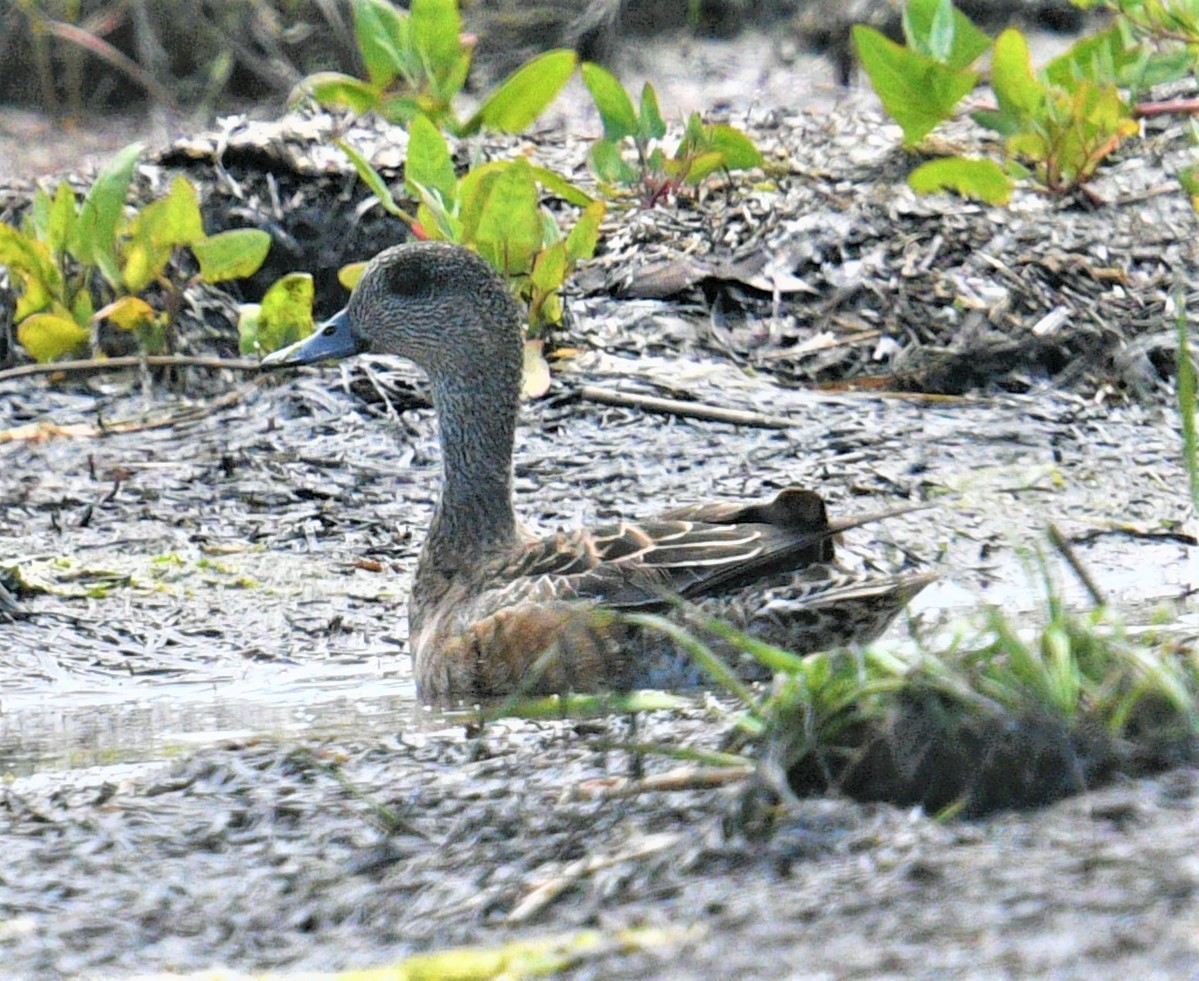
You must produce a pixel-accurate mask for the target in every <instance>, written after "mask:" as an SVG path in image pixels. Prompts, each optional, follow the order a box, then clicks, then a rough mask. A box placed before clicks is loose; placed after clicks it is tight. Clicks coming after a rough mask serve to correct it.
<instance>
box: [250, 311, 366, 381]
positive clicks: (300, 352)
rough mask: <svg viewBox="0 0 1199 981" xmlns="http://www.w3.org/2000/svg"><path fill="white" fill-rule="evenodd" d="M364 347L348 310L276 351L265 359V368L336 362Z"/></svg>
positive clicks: (263, 360)
mask: <svg viewBox="0 0 1199 981" xmlns="http://www.w3.org/2000/svg"><path fill="white" fill-rule="evenodd" d="M361 350H362V345H361V342H360V341H359V339H358V338H357V336H355V334H354V332H353V331H352V330H351V329H350V318H349V316H348V315H347V313H346V311H345V310H342V311H341V312H340V313H336V314H334V315H333V316H332V317H330V318H329V319H328V320H326V321H325V322H324V323H323V324H321V325H320V326H319V327H317V329H316V330H315V331H313V333H311V334H310V335H309V336H308V337H305V338H304V340H302V341H297V342H296V343H295V344H291V345H288V346H287V347H285V348H280V349H279V350H278V351H273V352H272V353H270V354H268V355H267V356H266V357H265V358H263V359H262V367H263V368H290V367H293V366H295V365H302V364H315V363H316V362H317V361H336V360H337V359H338V358H348V357H350V355H352V354H357V353H358V352H359V351H361Z"/></svg>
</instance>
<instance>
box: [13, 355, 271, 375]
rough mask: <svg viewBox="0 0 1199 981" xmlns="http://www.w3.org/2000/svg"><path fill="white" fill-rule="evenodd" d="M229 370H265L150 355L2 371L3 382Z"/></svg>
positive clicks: (240, 362) (227, 361)
mask: <svg viewBox="0 0 1199 981" xmlns="http://www.w3.org/2000/svg"><path fill="white" fill-rule="evenodd" d="M142 365H146V366H148V367H150V368H173V367H180V368H217V369H220V368H228V369H230V370H231V371H258V370H259V369H260V368H261V367H262V366H261V365H260V364H259V363H258V362H257V361H250V360H248V359H245V358H205V357H199V356H195V357H193V356H190V355H185V354H148V355H146V356H145V357H140V356H138V355H129V356H127V357H121V358H87V359H85V360H82V361H56V362H54V363H53V364H23V365H20V366H19V367H17V368H8V369H6V370H4V371H0V381H7V380H8V379H10V378H26V377H30V376H32V375H54V374H57V373H58V372H60V371H61V372H66V373H68V374H71V373H73V374H98V373H100V372H104V371H115V370H117V369H118V368H139V367H141V366H142Z"/></svg>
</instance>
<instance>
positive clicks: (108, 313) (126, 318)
mask: <svg viewBox="0 0 1199 981" xmlns="http://www.w3.org/2000/svg"><path fill="white" fill-rule="evenodd" d="M155 317H157V314H156V313H155V312H154V308H153V307H152V306H150V304H148V303H147V302H146V301H145V300H143V299H142V298H141V297H139V296H122V297H120V298H119V299H117V300H114V301H113V302H112V303H110V304H108V306H106V307H102V308H101V309H99V310H97V311H96V312H95V313H94V314H93V315H92V319H95V320H102V319H106V320H111V321H112V322H113V323H114V324H116V325H117V326H118V327H120V328H121V329H122V330H137V329H138V328H139V327H145V326H147V325H149V324H152V323H153V322H154V319H155Z"/></svg>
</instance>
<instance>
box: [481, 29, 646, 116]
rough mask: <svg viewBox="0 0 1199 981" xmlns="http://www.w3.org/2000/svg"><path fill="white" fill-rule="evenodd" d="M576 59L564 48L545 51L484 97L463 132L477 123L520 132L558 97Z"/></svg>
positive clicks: (573, 68)
mask: <svg viewBox="0 0 1199 981" xmlns="http://www.w3.org/2000/svg"><path fill="white" fill-rule="evenodd" d="M577 60H578V57H577V55H575V53H574V52H573V51H571V50H570V49H569V48H564V49H561V50H558V51H547V52H546V53H545V54H542V55H538V56H537V57H536V58H534V59H533V60H532V61H529V62H527V63H526V64H524V65H522V66H521V67H520V68H518V69H516V71H514V72H513V73H512V74H511V75H509V76H508V77H507V78H506V79H504V81H502V82H501V83H500V85H499V87H498V88H497V89H496V90H495V91H494V92H493V93H492V94H491V95H490V96H488V97H487V100H486V101H485V102H484V103H483V105H482V106H481V107H480V108H479V111H478V112H477V113H476V114H475V115H474V117H472V119H471V120H470V121H469V122H468V123H467V124H466V127H465V132H468V133H469V132H472V131H473V130H474V129H477V128H478V125H480V124H481V125H483V126H487V127H488V128H490V129H494V130H499V131H500V132H501V133H519V132H521V131H522V130H523V129H525V128H526V127H527V126H528V125H529V124H530V123H532V122H533V120H534V119H536V118H537V117H538V116H540V115H541V114H542V113H543V112H544V111H545V108H546V106H548V105H549V104H550V103H551V102H553V101H554V99H555V98H557V96H558V93H559V92H561V91H562V87H563V86H564V85H565V84H566V83H567V81H568V80H569V79H570V76H571V75H572V74H573V73H574V70H575V64H576V62H577ZM626 98H627V96H626Z"/></svg>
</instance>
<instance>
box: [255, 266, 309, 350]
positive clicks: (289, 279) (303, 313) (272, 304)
mask: <svg viewBox="0 0 1199 981" xmlns="http://www.w3.org/2000/svg"><path fill="white" fill-rule="evenodd" d="M313 295H314V290H313V285H312V277H311V276H310V275H309V274H308V273H288V274H287V275H286V276H283V277H282V278H280V279H278V280H276V281H275V282H274V283H272V284H271V288H270V289H268V290H267V291H266V294H265V295H264V296H263V298H262V303H261V304H251V303H247V304H245V305H244V306H243V308H242V315H241V317H239V319H238V323H237V328H238V334H239V342H238V347H239V349H240V351H241V353H242V354H262V353H267V352H270V351H277V350H278V349H279V348H281V347H286V346H287V345H288V344H294V343H295V342H296V341H300V340H303V339H304V338H305V337H307V336H308V335H309V334H311V333H312V330H313V320H312V298H313Z"/></svg>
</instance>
